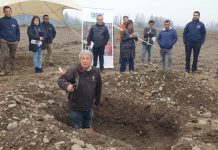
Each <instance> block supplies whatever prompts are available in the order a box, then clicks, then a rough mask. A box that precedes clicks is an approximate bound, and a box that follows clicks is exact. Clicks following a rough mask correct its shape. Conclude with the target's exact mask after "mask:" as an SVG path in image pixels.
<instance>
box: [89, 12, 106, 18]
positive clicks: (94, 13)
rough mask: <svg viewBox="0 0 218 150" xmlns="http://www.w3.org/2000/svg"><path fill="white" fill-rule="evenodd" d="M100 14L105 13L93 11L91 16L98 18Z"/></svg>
mask: <svg viewBox="0 0 218 150" xmlns="http://www.w3.org/2000/svg"><path fill="white" fill-rule="evenodd" d="M98 15H102V16H104V13H97V12H92V13H91V17H92V18H96V17H97V16H98Z"/></svg>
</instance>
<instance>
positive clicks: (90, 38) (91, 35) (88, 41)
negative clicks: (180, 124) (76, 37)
mask: <svg viewBox="0 0 218 150" xmlns="http://www.w3.org/2000/svg"><path fill="white" fill-rule="evenodd" d="M92 37H93V26H92V27H91V29H90V30H89V35H88V37H87V46H89V45H90V44H91V41H92Z"/></svg>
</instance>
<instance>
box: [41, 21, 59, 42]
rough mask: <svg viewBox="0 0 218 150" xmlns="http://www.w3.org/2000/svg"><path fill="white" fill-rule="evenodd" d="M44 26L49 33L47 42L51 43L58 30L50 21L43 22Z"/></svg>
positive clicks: (47, 33)
mask: <svg viewBox="0 0 218 150" xmlns="http://www.w3.org/2000/svg"><path fill="white" fill-rule="evenodd" d="M42 28H43V29H44V30H45V32H46V35H47V36H46V39H45V42H46V43H47V44H51V43H52V41H53V39H54V38H55V36H56V30H55V28H54V26H53V25H52V24H51V23H50V22H48V23H45V22H43V23H42Z"/></svg>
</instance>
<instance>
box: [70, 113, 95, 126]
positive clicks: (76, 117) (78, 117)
mask: <svg viewBox="0 0 218 150" xmlns="http://www.w3.org/2000/svg"><path fill="white" fill-rule="evenodd" d="M92 117H93V110H91V111H75V110H72V111H70V124H71V126H72V127H73V128H83V129H84V128H91V124H92Z"/></svg>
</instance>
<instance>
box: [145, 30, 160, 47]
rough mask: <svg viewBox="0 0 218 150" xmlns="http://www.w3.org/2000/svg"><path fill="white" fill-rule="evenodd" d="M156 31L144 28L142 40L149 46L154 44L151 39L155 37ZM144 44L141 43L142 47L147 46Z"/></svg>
mask: <svg viewBox="0 0 218 150" xmlns="http://www.w3.org/2000/svg"><path fill="white" fill-rule="evenodd" d="M156 35H157V30H156V29H155V28H149V27H146V28H144V40H145V41H146V42H148V43H150V44H154V41H153V39H152V38H154V37H156ZM146 42H142V44H143V45H148V44H147V43H146Z"/></svg>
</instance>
